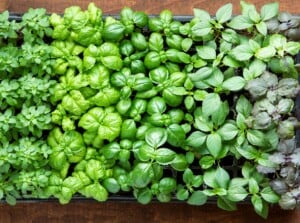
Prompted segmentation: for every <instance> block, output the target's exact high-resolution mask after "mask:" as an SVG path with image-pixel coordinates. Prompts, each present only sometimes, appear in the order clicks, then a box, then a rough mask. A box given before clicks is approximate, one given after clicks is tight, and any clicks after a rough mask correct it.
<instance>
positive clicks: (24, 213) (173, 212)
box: [0, 201, 300, 223]
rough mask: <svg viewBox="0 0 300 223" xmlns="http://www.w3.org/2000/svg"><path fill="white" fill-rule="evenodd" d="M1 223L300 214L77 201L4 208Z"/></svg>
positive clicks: (237, 222) (241, 219)
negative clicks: (62, 203)
mask: <svg viewBox="0 0 300 223" xmlns="http://www.w3.org/2000/svg"><path fill="white" fill-rule="evenodd" d="M0 222H1V223H27V222H28V223H29V222H30V223H96V222H101V223H128V222H130V223H135V222H136V223H148V222H149V223H150V222H151V223H152V222H155V223H219V222H223V223H299V222H300V211H283V210H280V209H279V208H278V207H272V208H271V209H270V214H269V218H268V219H267V220H264V219H262V218H260V217H259V216H258V215H256V214H255V213H254V211H253V209H252V206H250V205H240V206H239V211H234V212H228V211H223V210H220V209H218V208H217V207H216V206H215V205H213V204H208V205H205V206H201V207H197V206H190V205H187V204H183V203H180V204H178V203H177V204H176V203H172V204H171V203H168V204H162V203H152V204H149V205H140V204H137V203H134V202H105V203H97V202H94V201H82V202H80V201H73V202H71V203H70V204H68V205H60V204H58V203H57V202H54V201H49V202H39V203H19V204H17V205H16V206H14V207H11V206H8V205H4V204H2V205H0Z"/></svg>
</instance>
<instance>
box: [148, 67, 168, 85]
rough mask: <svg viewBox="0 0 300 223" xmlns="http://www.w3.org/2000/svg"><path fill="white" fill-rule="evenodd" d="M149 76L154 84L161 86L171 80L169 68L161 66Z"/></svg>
mask: <svg viewBox="0 0 300 223" xmlns="http://www.w3.org/2000/svg"><path fill="white" fill-rule="evenodd" d="M149 76H150V79H151V80H152V82H153V83H156V84H160V83H163V82H164V81H166V80H167V79H168V78H169V71H168V70H167V68H165V67H163V66H160V67H157V68H155V69H153V70H151V71H150V72H149Z"/></svg>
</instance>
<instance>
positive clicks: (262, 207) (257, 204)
mask: <svg viewBox="0 0 300 223" xmlns="http://www.w3.org/2000/svg"><path fill="white" fill-rule="evenodd" d="M251 203H252V204H253V206H254V210H255V212H256V213H257V214H258V215H259V216H261V217H263V218H264V219H266V218H267V216H268V212H269V206H268V204H267V203H266V202H264V201H263V200H262V198H261V197H260V196H258V195H257V194H254V195H253V196H252V197H251Z"/></svg>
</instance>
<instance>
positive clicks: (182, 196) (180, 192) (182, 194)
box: [176, 188, 189, 201]
mask: <svg viewBox="0 0 300 223" xmlns="http://www.w3.org/2000/svg"><path fill="white" fill-rule="evenodd" d="M188 197H189V191H188V190H187V189H184V188H178V189H177V192H176V198H177V199H178V200H180V201H184V200H187V199H188Z"/></svg>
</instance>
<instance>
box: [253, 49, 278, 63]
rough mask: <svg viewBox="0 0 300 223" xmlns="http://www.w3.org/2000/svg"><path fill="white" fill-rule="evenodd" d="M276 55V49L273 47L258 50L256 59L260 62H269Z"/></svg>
mask: <svg viewBox="0 0 300 223" xmlns="http://www.w3.org/2000/svg"><path fill="white" fill-rule="evenodd" d="M275 54H276V49H275V48H274V47H273V46H266V47H263V48H260V49H259V50H257V51H256V53H255V57H256V58H258V59H260V60H268V59H270V58H272V57H274V56H275Z"/></svg>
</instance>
